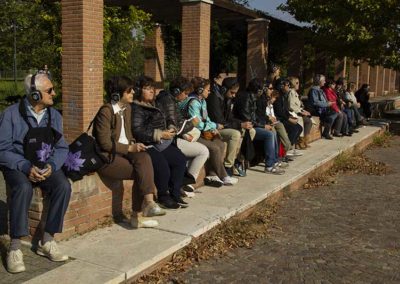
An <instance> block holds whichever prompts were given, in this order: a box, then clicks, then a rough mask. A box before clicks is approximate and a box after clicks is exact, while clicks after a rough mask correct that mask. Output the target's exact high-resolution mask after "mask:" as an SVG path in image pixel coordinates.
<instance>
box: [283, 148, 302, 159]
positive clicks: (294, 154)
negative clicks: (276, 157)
mask: <svg viewBox="0 0 400 284" xmlns="http://www.w3.org/2000/svg"><path fill="white" fill-rule="evenodd" d="M286 155H287V156H289V157H299V156H303V153H301V152H300V151H297V150H296V149H293V150H290V151H288V152H287V153H286Z"/></svg>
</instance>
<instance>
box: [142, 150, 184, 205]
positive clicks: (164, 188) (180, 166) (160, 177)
mask: <svg viewBox="0 0 400 284" xmlns="http://www.w3.org/2000/svg"><path fill="white" fill-rule="evenodd" d="M147 153H148V154H149V155H150V158H151V161H152V163H153V169H154V183H155V184H156V186H157V191H158V199H162V198H163V197H165V196H166V195H168V192H169V194H170V195H171V196H172V197H174V198H179V197H180V196H181V186H182V181H183V176H184V175H185V170H186V157H185V155H183V153H182V152H181V150H179V149H178V148H177V147H176V146H175V145H170V146H168V147H167V148H166V149H165V150H164V151H162V152H159V151H157V150H156V149H155V148H150V149H149V150H147Z"/></svg>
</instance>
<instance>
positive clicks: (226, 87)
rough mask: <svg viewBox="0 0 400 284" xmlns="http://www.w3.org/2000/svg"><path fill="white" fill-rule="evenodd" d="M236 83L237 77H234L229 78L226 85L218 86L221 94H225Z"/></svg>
mask: <svg viewBox="0 0 400 284" xmlns="http://www.w3.org/2000/svg"><path fill="white" fill-rule="evenodd" d="M237 83H238V80H237V78H234V80H231V81H230V82H229V84H228V85H227V86H224V85H222V86H221V88H220V91H221V95H225V94H226V93H227V92H228V91H229V89H231V88H232V87H233V86H235V85H236V84H237Z"/></svg>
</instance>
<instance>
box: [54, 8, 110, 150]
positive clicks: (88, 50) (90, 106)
mask: <svg viewBox="0 0 400 284" xmlns="http://www.w3.org/2000/svg"><path fill="white" fill-rule="evenodd" d="M103 5H104V3H103V0H62V1H61V8H62V48H63V52H62V91H63V118H64V132H65V136H66V138H67V140H68V141H69V142H71V141H72V140H74V139H75V138H76V137H77V136H79V134H81V133H82V131H84V130H86V128H87V127H88V125H89V123H90V121H91V120H92V119H93V116H94V115H95V114H96V112H97V110H98V108H99V107H100V105H101V104H102V103H103Z"/></svg>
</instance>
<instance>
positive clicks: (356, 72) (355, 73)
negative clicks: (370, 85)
mask: <svg viewBox="0 0 400 284" xmlns="http://www.w3.org/2000/svg"><path fill="white" fill-rule="evenodd" d="M355 64H356V66H354V65H355ZM349 82H354V83H355V84H356V88H357V89H358V88H359V84H360V66H359V65H357V62H356V61H351V62H350V67H349Z"/></svg>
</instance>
